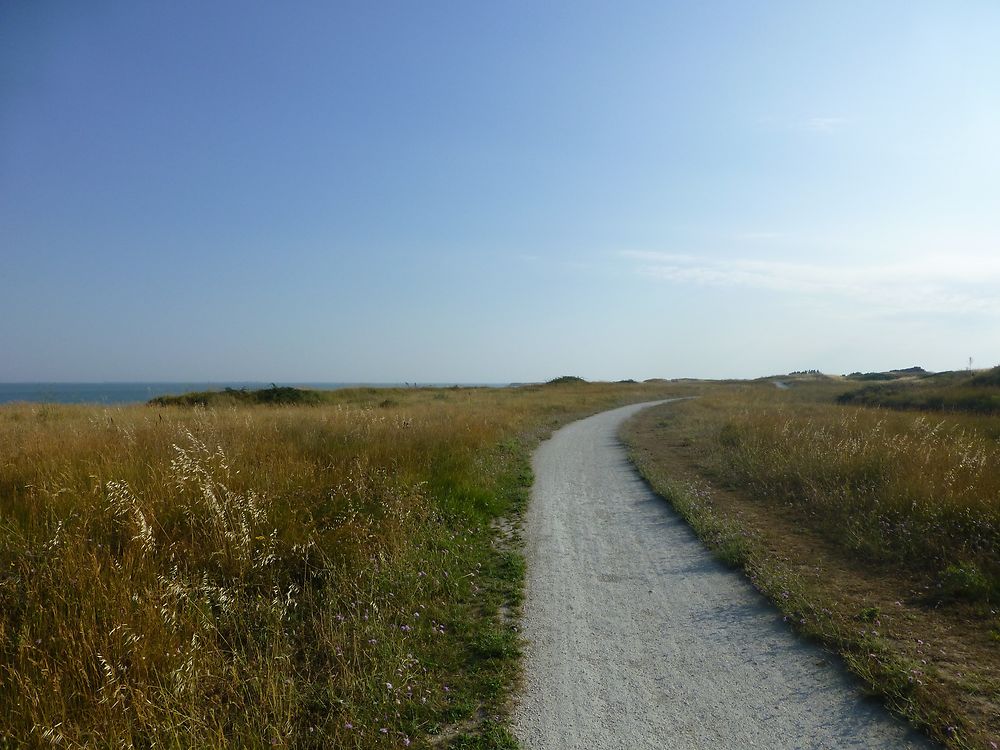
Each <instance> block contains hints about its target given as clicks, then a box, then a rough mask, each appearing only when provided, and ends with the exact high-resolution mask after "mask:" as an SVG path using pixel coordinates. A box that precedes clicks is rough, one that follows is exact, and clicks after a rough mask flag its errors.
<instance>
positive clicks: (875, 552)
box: [624, 383, 1000, 748]
mask: <svg viewBox="0 0 1000 750" xmlns="http://www.w3.org/2000/svg"><path fill="white" fill-rule="evenodd" d="M842 388H843V385H838V384H836V383H826V384H824V383H817V384H813V385H809V386H804V385H797V386H795V387H793V388H792V389H790V390H789V391H779V390H777V389H774V388H773V387H767V385H762V386H758V387H752V386H745V387H742V388H731V389H728V390H726V391H725V392H723V391H717V392H716V393H714V394H712V395H707V396H705V397H704V398H702V399H699V400H697V401H691V402H685V403H683V404H677V405H671V406H668V407H661V408H658V409H654V410H649V411H647V412H645V413H642V414H640V415H639V416H638V417H636V418H635V419H634V420H633V421H632V422H631V423H630V424H629V425H627V427H626V429H625V433H624V434H625V437H626V440H627V441H628V442H629V444H630V447H631V450H632V455H633V459H634V461H635V463H636V464H637V466H638V467H639V468H640V470H641V471H642V473H643V474H644V475H645V476H646V478H647V479H648V480H649V481H650V482H651V483H652V485H653V486H654V487H655V488H656V489H657V491H659V492H660V493H661V494H662V495H664V496H665V497H666V498H667V499H668V500H669V501H670V502H671V503H672V504H673V505H674V507H675V508H676V509H677V510H678V511H679V512H680V513H681V514H682V515H683V516H684V517H685V518H686V519H687V520H688V521H689V523H691V525H692V526H693V528H694V529H695V530H696V532H697V533H698V534H699V535H700V536H701V538H702V539H704V540H705V541H706V543H707V544H708V545H709V546H710V547H711V548H712V549H714V550H715V551H716V553H717V554H718V555H719V557H721V558H722V559H724V560H725V561H727V562H729V563H730V564H732V565H735V566H738V567H741V568H743V569H744V570H745V571H746V574H747V575H748V576H749V577H750V579H751V580H752V581H753V583H754V584H755V585H756V586H757V587H758V588H759V589H760V590H761V591H762V592H763V593H764V594H765V595H767V596H768V597H769V598H770V599H771V600H772V601H774V602H775V604H776V605H777V606H778V607H779V608H781V610H782V611H783V612H784V613H785V615H786V618H787V619H788V620H789V622H790V623H791V625H792V626H794V627H795V628H796V629H797V630H799V631H800V632H802V633H803V634H805V635H807V636H809V637H812V638H815V639H817V640H818V641H820V642H821V643H823V644H825V645H826V646H827V647H829V648H830V649H831V650H835V651H836V652H838V653H840V654H841V655H842V656H843V658H844V660H845V661H846V663H847V665H848V666H849V667H850V669H851V670H852V671H854V672H855V673H856V674H857V675H859V676H860V677H861V678H862V680H864V682H865V683H866V684H867V685H868V687H869V688H870V689H871V690H872V691H873V692H874V693H876V694H878V695H879V696H881V697H882V699H883V700H884V701H885V702H886V703H887V704H888V705H889V706H890V707H891V708H892V709H893V710H895V711H896V712H898V713H899V714H901V715H903V716H905V717H907V718H908V719H909V720H911V721H913V722H914V723H915V724H917V725H918V726H920V727H922V728H923V729H924V730H925V731H927V732H928V734H930V735H931V736H932V737H935V738H936V739H938V740H941V741H942V742H944V743H945V744H946V745H948V746H950V747H956V748H963V747H977V748H993V747H995V746H996V745H995V744H991V743H997V744H1000V738H998V735H1000V618H998V611H997V610H998V604H1000V602H998V587H997V572H998V555H1000V505H998V500H997V498H998V497H1000V493H998V489H1000V487H998V482H1000V478H998V477H997V475H996V471H995V467H996V465H997V463H996V459H997V458H1000V446H998V445H997V441H996V439H995V438H994V437H991V435H992V434H995V433H993V432H992V430H991V425H989V424H988V418H986V417H979V418H975V417H967V416H957V417H956V416H949V417H948V418H947V419H945V418H944V417H943V416H942V417H938V418H934V419H930V418H928V417H927V416H921V415H915V414H906V413H894V412H884V411H877V410H867V409H857V408H849V407H842V406H837V405H835V404H832V403H831V401H832V399H833V397H834V396H835V395H836V393H837V392H838V389H842ZM992 428H993V429H995V425H992Z"/></svg>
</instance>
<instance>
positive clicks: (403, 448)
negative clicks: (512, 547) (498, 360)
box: [0, 384, 678, 748]
mask: <svg viewBox="0 0 1000 750" xmlns="http://www.w3.org/2000/svg"><path fill="white" fill-rule="evenodd" d="M677 391H678V388H676V387H670V386H669V385H658V386H642V385H614V386H611V385H607V386H605V385H596V384H595V385H569V386H558V387H556V386H549V387H532V388H522V389H507V390H485V389H457V390H452V389H449V390H398V391H392V392H386V391H369V390H357V391H345V392H342V393H340V394H339V395H337V396H336V397H335V398H332V400H331V402H330V403H328V404H324V405H318V406H294V407H283V406H277V407H267V406H233V405H229V406H219V407H214V408H213V407H209V408H203V407H198V408H181V407H145V406H135V407H123V408H97V407H82V406H55V405H46V406H28V405H19V406H6V407H2V408H0V446H2V452H0V566H2V567H0V684H2V686H3V688H2V690H0V745H17V746H22V745H46V744H53V745H58V746H61V747H83V746H94V745H100V746H109V747H110V746H118V747H150V746H153V745H156V746H162V747H195V746H197V747H213V746H221V745H234V746H250V747H272V746H289V747H290V746H294V747H356V748H375V747H397V746H405V745H407V744H409V743H410V742H413V743H414V745H420V744H423V743H424V742H425V741H426V738H427V737H430V736H432V735H433V734H434V733H436V732H438V731H439V730H441V729H442V728H444V727H446V726H447V725H448V724H449V723H452V722H456V721H460V720H463V719H467V718H469V717H473V716H477V715H478V714H480V713H482V711H483V710H484V709H485V710H486V711H487V712H488V713H489V715H490V716H492V714H493V713H497V714H498V715H501V718H502V708H503V703H504V699H505V697H506V692H507V690H508V689H509V686H510V684H511V681H512V680H513V679H514V677H515V675H516V660H515V657H516V636H515V635H514V633H513V632H512V631H511V630H510V628H509V627H506V626H505V625H503V623H501V622H499V621H498V620H497V618H496V612H497V609H498V608H499V607H500V605H501V604H503V603H504V602H505V601H507V602H508V603H509V602H510V601H511V600H512V599H513V600H515V603H516V595H517V590H518V586H519V582H520V571H521V567H520V563H519V559H518V557H517V555H516V554H513V553H511V552H510V551H509V550H504V549H501V548H497V547H496V546H495V545H494V544H493V541H494V537H495V531H494V529H493V527H492V526H491V521H493V519H494V518H495V517H497V516H499V515H504V514H510V513H512V512H516V511H517V508H518V507H519V504H520V503H522V502H523V500H524V496H525V488H526V486H527V484H528V483H529V482H530V472H529V469H528V463H527V457H528V449H529V448H530V447H531V445H533V441H534V440H536V439H537V437H538V436H539V435H541V434H542V433H543V432H544V431H545V430H546V429H549V428H551V427H553V426H556V425H557V424H560V423H562V422H564V421H566V420H569V419H571V418H573V417H575V416H579V415H582V414H584V413H588V412H592V411H596V410H599V409H602V408H606V407H611V406H614V405H617V404H621V403H625V402H628V401H636V400H644V399H651V398H656V397H659V396H661V395H665V394H666V393H667V392H669V393H675V392H677ZM484 726H485V729H484V728H483V726H481V727H480V730H481V732H480V734H481V740H482V742H483V743H484V744H483V746H486V745H488V744H489V743H492V744H493V745H494V746H504V744H505V743H509V741H510V738H509V735H507V734H506V732H505V731H504V730H503V727H502V725H498V724H491V723H490V722H489V721H487V722H486V723H485V725H484ZM482 738H485V739H482Z"/></svg>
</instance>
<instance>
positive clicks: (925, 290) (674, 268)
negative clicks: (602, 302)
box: [621, 251, 1000, 315]
mask: <svg viewBox="0 0 1000 750" xmlns="http://www.w3.org/2000/svg"><path fill="white" fill-rule="evenodd" d="M621 256H622V257H624V258H627V259H628V260H630V261H632V262H633V263H634V264H635V269H636V270H637V272H639V273H641V274H643V275H645V276H649V277H652V278H657V279H662V280H664V281H668V282H672V283H677V284H693V285H700V286H714V287H737V288H745V289H758V290H762V291H769V292H777V293H785V294H797V295H806V296H811V297H813V298H815V299H817V301H830V300H834V301H838V300H839V301H841V302H851V303H852V304H858V303H861V304H862V306H863V307H862V309H863V310H864V311H865V312H868V313H881V314H902V313H942V314H946V313H973V312H975V313H989V314H993V315H1000V296H998V295H997V294H996V289H997V288H998V287H1000V258H995V257H991V256H985V255H984V256H978V255H976V256H969V255H967V256H957V255H949V256H944V255H926V256H920V257H914V258H912V259H907V260H906V261H896V262H891V263H872V264H859V263H849V262H837V263H797V262H789V261H775V260H762V259H755V258H736V259H727V260H715V259H704V258H697V257H694V256H691V255H684V254H676V253H662V252H648V251H623V252H622V253H621Z"/></svg>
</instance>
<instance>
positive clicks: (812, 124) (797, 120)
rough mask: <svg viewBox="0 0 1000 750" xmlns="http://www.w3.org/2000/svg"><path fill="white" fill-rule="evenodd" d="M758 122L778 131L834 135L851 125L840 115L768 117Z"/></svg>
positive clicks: (848, 119) (846, 118)
mask: <svg viewBox="0 0 1000 750" xmlns="http://www.w3.org/2000/svg"><path fill="white" fill-rule="evenodd" d="M757 122H758V123H759V124H760V125H763V126H765V127H767V128H773V129H776V130H784V131H793V132H794V131H798V132H805V133H818V134H820V135H832V134H833V133H838V132H840V131H841V130H844V129H845V128H846V127H848V126H849V125H850V124H851V119H850V118H849V117H842V116H839V115H813V116H811V117H775V116H770V115H768V116H766V117H759V118H757Z"/></svg>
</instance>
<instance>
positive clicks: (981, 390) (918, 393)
mask: <svg viewBox="0 0 1000 750" xmlns="http://www.w3.org/2000/svg"><path fill="white" fill-rule="evenodd" d="M869 375H889V378H888V379H889V380H891V382H887V383H885V384H879V385H870V386H866V387H864V388H860V389H858V390H855V391H849V392H847V393H844V394H841V395H840V396H838V398H837V401H838V403H841V404H853V405H859V406H882V407H885V408H889V409H911V410H922V411H963V412H972V413H977V414H998V413H1000V367H994V368H993V369H992V370H987V371H984V372H979V373H975V374H973V373H971V372H943V373H936V374H934V375H926V376H922V377H919V378H915V379H913V378H910V379H905V380H904V379H900V378H897V377H895V376H892V375H891V374H889V373H869ZM855 379H856V380H857V379H866V380H874V379H877V378H875V377H869V376H868V375H866V376H862V378H855Z"/></svg>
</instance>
